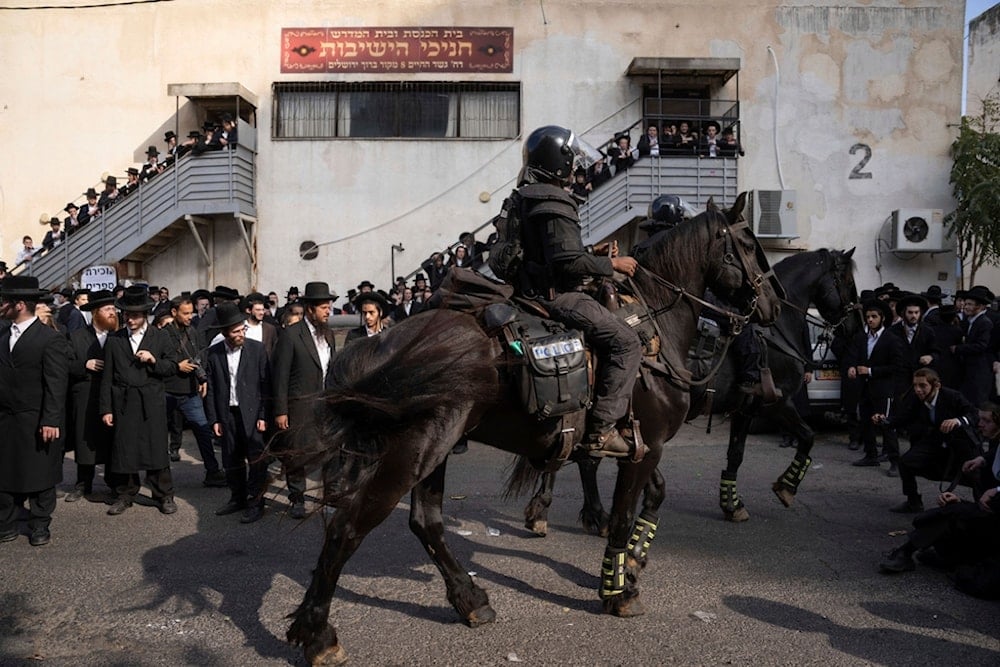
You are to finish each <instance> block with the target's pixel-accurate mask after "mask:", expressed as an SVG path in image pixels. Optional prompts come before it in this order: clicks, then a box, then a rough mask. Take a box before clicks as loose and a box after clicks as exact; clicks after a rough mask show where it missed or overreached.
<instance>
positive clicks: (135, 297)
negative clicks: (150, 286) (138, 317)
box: [115, 285, 156, 313]
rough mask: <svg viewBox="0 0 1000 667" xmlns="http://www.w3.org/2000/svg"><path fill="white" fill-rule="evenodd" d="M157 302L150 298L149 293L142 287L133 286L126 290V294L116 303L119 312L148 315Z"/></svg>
mask: <svg viewBox="0 0 1000 667" xmlns="http://www.w3.org/2000/svg"><path fill="white" fill-rule="evenodd" d="M155 305H156V302H155V301H153V300H152V299H150V298H149V292H147V291H146V288H145V287H143V286H142V285H132V286H131V287H126V288H125V294H123V295H122V298H120V299H118V300H117V301H116V302H115V307H116V308H118V310H124V311H125V312H127V313H148V312H149V311H150V310H152V309H153V306H155Z"/></svg>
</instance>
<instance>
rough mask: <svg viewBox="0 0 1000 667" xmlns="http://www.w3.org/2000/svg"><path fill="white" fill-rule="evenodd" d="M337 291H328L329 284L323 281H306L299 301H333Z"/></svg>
mask: <svg viewBox="0 0 1000 667" xmlns="http://www.w3.org/2000/svg"><path fill="white" fill-rule="evenodd" d="M337 298H338V296H337V293H336V292H331V291H330V286H329V285H328V284H327V283H324V282H312V283H306V288H305V290H304V291H303V292H302V294H300V295H299V300H301V301H333V300H334V299H337Z"/></svg>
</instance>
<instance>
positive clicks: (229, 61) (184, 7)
mask: <svg viewBox="0 0 1000 667" xmlns="http://www.w3.org/2000/svg"><path fill="white" fill-rule="evenodd" d="M961 5H962V3H956V2H954V1H953V0H921V1H920V2H918V1H916V0H914V1H912V2H909V1H905V2H892V1H888V0H881V1H879V0H858V1H845V2H838V3H820V2H808V1H805V0H800V1H793V2H783V3H775V2H763V1H759V0H748V1H746V2H743V3H741V4H740V8H739V11H738V16H736V15H735V14H734V8H733V4H732V3H731V2H729V1H728V0H703V1H700V2H649V1H642V0H639V1H633V2H608V1H605V0H600V1H598V0H583V1H573V2H570V1H569V0H546V1H545V2H544V3H536V2H527V1H514V2H511V1H507V2H504V1H500V2H496V1H490V2H487V1H484V0H469V1H466V2H462V3H456V2H446V1H444V0H418V1H414V0H407V1H406V2H402V1H397V2H388V1H383V2H310V3H303V2H300V1H293V0H241V1H236V0H229V1H221V0H202V1H201V2H198V3H183V2H182V3H165V4H159V3H158V4H154V5H148V6H143V5H138V6H128V7H119V8H115V9H88V10H73V11H70V10H45V11H33V12H8V13H6V14H5V16H4V17H3V18H4V20H3V21H2V22H0V62H4V63H12V64H13V66H11V67H7V68H5V70H6V72H7V73H8V75H6V76H5V77H3V78H2V79H0V111H2V116H0V146H3V147H4V153H5V156H6V157H7V159H5V160H2V161H0V187H2V195H3V198H2V202H0V234H2V236H0V252H2V254H0V256H3V257H5V258H7V259H8V261H9V258H10V257H11V256H12V253H13V251H14V250H15V248H16V239H17V238H19V237H20V235H21V234H23V233H24V232H25V231H30V232H33V233H36V234H37V233H39V231H42V232H43V231H44V229H41V227H40V226H39V225H38V223H37V222H36V221H37V219H38V216H39V214H40V213H41V212H43V211H44V212H48V213H52V212H54V211H56V210H57V209H59V208H61V207H62V205H63V204H65V202H66V201H67V200H68V199H71V198H74V197H75V196H77V195H78V194H79V193H82V192H83V191H84V190H85V189H86V188H87V187H88V186H90V185H93V184H94V183H95V182H96V181H97V179H98V177H99V175H100V174H101V173H102V172H104V171H117V172H124V169H125V168H126V167H127V166H129V165H130V164H131V160H138V159H139V158H140V157H141V153H142V152H144V150H145V147H146V145H148V144H149V142H150V140H151V138H155V139H157V140H159V138H161V137H162V129H163V128H165V127H167V124H168V123H169V122H170V120H171V115H172V114H173V112H174V108H175V100H174V99H173V98H170V97H167V96H166V88H167V84H169V83H181V82H223V81H238V82H240V83H241V84H242V85H244V86H245V87H246V88H248V89H250V90H251V91H253V92H254V93H256V94H257V95H258V96H259V98H260V109H259V112H258V125H259V127H260V130H261V131H260V136H259V151H260V154H259V158H258V174H259V182H258V192H259V193H260V196H259V199H258V213H259V219H260V226H259V233H258V239H259V252H260V254H259V260H260V261H259V274H258V286H259V287H260V288H262V289H264V290H265V291H267V290H268V289H272V288H273V289H276V290H277V291H279V292H282V291H283V290H284V289H285V288H286V287H287V286H288V285H289V284H293V283H294V284H300V285H301V284H302V283H304V282H306V281H308V280H314V279H321V280H327V281H329V282H330V283H331V284H332V285H333V286H334V287H335V288H336V289H337V290H338V291H339V292H340V293H341V294H344V293H345V292H346V289H347V288H348V287H352V286H354V285H355V284H357V283H358V282H359V281H360V280H361V279H363V278H372V279H373V280H375V282H376V283H378V284H379V285H381V286H386V285H387V281H388V280H389V278H390V269H389V263H390V246H391V245H392V244H394V243H398V242H403V244H404V246H405V248H406V251H405V252H404V253H403V254H402V255H397V273H402V272H403V271H402V270H401V269H402V268H405V269H407V270H409V269H411V268H413V267H415V266H416V265H417V263H418V262H419V261H420V260H421V259H423V258H424V257H426V256H427V255H428V254H429V253H430V252H431V251H432V250H434V249H437V248H440V247H441V246H443V245H445V244H446V243H448V242H450V241H452V240H454V239H455V238H456V237H457V235H458V233H459V232H461V231H463V230H466V229H471V228H474V227H476V226H478V225H479V224H481V223H482V222H483V221H485V220H486V219H488V218H489V217H490V216H491V215H492V214H493V213H494V212H495V211H496V209H497V208H498V206H499V198H498V197H496V196H494V198H493V200H492V201H491V202H489V203H488V204H483V203H480V201H479V195H480V193H481V192H484V191H485V192H490V193H495V194H496V195H502V194H503V193H505V191H506V190H507V189H508V188H509V187H510V186H511V184H512V183H511V179H512V178H513V177H514V175H515V174H516V171H517V169H518V167H519V163H520V146H519V142H516V141H353V140H338V141H319V142H301V141H296V142H288V141H284V142H282V141H272V140H271V138H270V126H271V122H272V117H271V95H270V90H271V85H272V83H273V82H275V81H305V80H320V79H323V80H365V77H364V76H362V75H343V74H340V75H328V76H323V77H308V76H300V75H292V74H281V73H280V71H279V47H280V44H279V36H280V29H281V28H282V27H305V26H332V25H345V26H346V25H358V26H389V25H393V26H399V25H413V26H421V25H422V26H449V25H454V26H465V25H496V26H513V28H514V46H515V55H514V71H513V73H511V74H502V75H497V76H486V75H474V76H465V77H463V76H461V75H446V76H435V75H413V76H412V78H414V79H421V80H441V79H453V80H464V79H470V80H509V81H519V82H521V84H522V88H523V106H522V128H523V130H524V131H525V133H527V132H530V130H531V129H533V128H534V127H537V126H539V125H542V124H547V123H560V124H564V125H567V126H570V127H573V128H575V129H577V131H578V132H583V133H584V136H585V138H588V139H591V140H592V141H593V142H594V143H600V142H602V141H603V140H605V139H606V138H607V137H609V136H610V135H611V134H612V133H613V132H614V131H615V130H616V129H619V128H621V127H624V126H626V125H629V124H631V123H632V122H634V121H635V120H638V119H639V116H640V110H639V106H638V101H637V97H638V95H639V86H638V85H637V83H636V82H635V81H633V80H631V79H629V78H627V77H626V76H625V75H624V72H625V70H626V68H627V66H628V64H629V62H630V61H631V60H632V59H633V58H634V57H646V56H648V57H738V58H740V59H741V62H742V69H741V72H740V76H739V98H740V101H741V104H742V111H743V114H742V126H743V141H744V144H745V146H746V149H747V156H746V158H745V159H744V160H742V161H741V165H740V186H741V187H742V188H745V189H750V188H763V189H776V188H779V187H785V188H789V189H795V190H796V191H797V192H798V201H799V228H800V233H802V235H803V238H802V239H800V240H799V242H797V244H796V245H797V246H798V247H812V248H816V247H821V246H832V247H850V246H855V245H856V246H857V247H858V250H857V253H856V255H855V256H856V257H857V259H858V262H859V268H860V271H861V275H860V281H861V282H862V284H871V283H873V282H875V281H877V280H878V279H879V277H880V276H879V275H878V274H877V273H876V269H875V265H876V257H875V239H876V236H877V234H878V232H879V229H880V228H881V226H882V223H883V221H884V220H885V218H886V217H887V216H888V215H889V213H890V212H891V211H892V210H893V209H895V208H899V207H929V208H943V209H946V210H947V209H948V208H949V207H950V206H951V198H950V189H949V187H948V182H947V180H948V179H947V174H948V168H949V166H950V160H949V158H948V155H947V152H948V146H949V144H950V142H951V139H952V134H951V130H950V129H949V127H948V124H949V123H955V122H957V120H958V118H959V112H960V95H961V89H960V86H961V74H962V62H961V53H962V33H963V8H962V6H961ZM219 17H225V21H224V22H223V25H222V26H221V27H220V21H219ZM706 17H722V18H721V19H720V18H712V20H711V21H708V20H706ZM86 24H91V25H95V26H100V29H99V30H94V31H88V30H85V29H82V26H85V25H86ZM67 35H73V36H74V38H73V39H72V40H67ZM39 44H43V45H45V46H44V47H39ZM768 47H770V49H769V48H768ZM772 53H773V58H772ZM775 61H776V63H777V67H775ZM779 74H780V85H779V86H778V89H777V92H776V90H775V83H776V80H777V79H778V78H779ZM368 78H369V79H376V80H396V79H397V78H398V77H392V76H385V75H379V76H371V77H368ZM730 90H731V91H732V94H733V96H735V81H734V82H732V83H731V84H730ZM775 109H777V112H775ZM187 129H190V128H189V127H185V126H182V127H181V131H182V134H183V133H186V130H187ZM857 143H863V144H866V145H867V146H869V147H870V149H871V153H872V156H871V159H870V161H869V162H868V164H867V165H866V166H865V168H864V171H866V172H869V173H871V175H872V177H871V178H868V179H863V180H860V179H850V178H849V176H850V174H851V171H852V169H854V168H855V167H856V166H857V165H858V163H859V161H860V160H861V157H862V153H859V152H857V151H856V152H855V153H854V154H851V152H850V150H851V147H852V146H854V145H855V144H857ZM775 144H777V148H775ZM779 167H780V170H779ZM307 239H309V240H313V241H317V242H321V243H324V242H325V243H328V245H325V246H324V247H323V248H322V250H321V254H320V257H319V258H318V259H317V260H314V261H311V262H305V261H302V260H299V259H298V256H297V250H298V246H299V244H300V243H301V242H302V241H303V240H307ZM241 243H242V241H240V244H241ZM185 252H193V247H192V246H190V245H189V246H187V249H186V251H185ZM237 254H238V253H236V254H232V256H233V257H236V255H237ZM161 257H164V258H165V256H161ZM169 266H174V267H176V266H177V264H176V263H173V264H170V265H169ZM169 266H168V264H166V263H165V262H164V261H163V260H159V261H154V262H152V263H150V265H149V267H148V269H149V272H150V273H151V274H153V275H150V276H148V277H149V278H150V279H151V280H155V281H157V282H165V283H168V284H169V283H170V282H171V281H172V280H173V278H172V276H173V275H176V272H175V270H174V269H171V268H169ZM939 271H943V272H945V273H947V274H949V275H951V274H952V260H951V259H949V258H948V257H947V256H941V255H938V256H935V257H933V258H931V257H929V256H921V257H918V258H916V259H913V260H912V261H903V260H901V259H900V258H895V257H892V256H888V257H883V258H882V263H881V279H882V280H892V281H893V282H895V283H897V284H903V285H904V286H913V287H925V286H926V285H927V284H928V282H929V278H936V277H937V274H938V272H939ZM167 277H171V279H170V280H164V279H163V278H167ZM215 277H216V280H218V281H219V282H224V281H225V280H226V279H228V280H230V281H231V282H235V281H236V280H238V279H240V276H239V275H237V274H235V273H234V274H233V275H232V276H231V277H227V276H223V275H220V273H219V272H218V269H217V271H216V274H215ZM243 279H244V280H245V279H246V278H243ZM176 282H177V283H178V287H180V289H184V288H185V287H184V285H187V282H186V281H183V280H182V279H181V278H180V277H178V278H177V279H176ZM236 286H238V287H240V288H243V287H244V285H236ZM175 291H176V290H175Z"/></svg>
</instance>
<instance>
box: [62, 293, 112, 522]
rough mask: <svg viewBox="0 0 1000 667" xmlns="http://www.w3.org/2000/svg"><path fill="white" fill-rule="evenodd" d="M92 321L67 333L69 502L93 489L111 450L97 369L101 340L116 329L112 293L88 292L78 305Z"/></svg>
mask: <svg viewBox="0 0 1000 667" xmlns="http://www.w3.org/2000/svg"><path fill="white" fill-rule="evenodd" d="M82 308H83V309H84V310H89V311H90V312H91V315H92V316H93V322H92V323H91V324H90V325H88V326H85V327H84V328H83V329H78V330H77V331H74V332H73V333H71V334H70V336H69V347H70V350H69V352H70V356H69V380H70V387H69V425H68V429H67V430H68V431H69V432H68V434H67V437H68V438H69V439H70V443H69V444H70V445H71V446H72V448H73V452H74V458H75V459H76V485H75V486H74V487H73V490H72V491H70V492H69V493H67V494H66V498H65V500H66V502H68V503H72V502H76V501H77V500H80V498H83V497H84V496H89V495H90V494H91V493H93V492H94V475H95V471H96V468H97V465H98V464H107V462H108V458H109V455H110V453H111V438H112V435H113V434H112V432H111V429H110V428H108V427H107V426H105V425H104V422H102V421H101V416H100V413H99V412H98V402H99V401H100V393H101V373H102V371H103V370H104V344H105V343H106V342H107V339H108V336H109V335H110V334H112V333H114V332H115V331H117V330H118V311H117V309H115V295H114V294H112V293H111V292H109V291H108V290H98V291H96V292H93V293H91V294H90V300H89V301H88V302H87V303H86V304H84V305H83V306H82Z"/></svg>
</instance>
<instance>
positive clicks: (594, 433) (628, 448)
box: [583, 424, 635, 458]
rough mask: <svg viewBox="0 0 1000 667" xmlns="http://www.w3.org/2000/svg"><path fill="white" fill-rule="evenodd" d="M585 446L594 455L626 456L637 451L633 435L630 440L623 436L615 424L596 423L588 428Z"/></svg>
mask: <svg viewBox="0 0 1000 667" xmlns="http://www.w3.org/2000/svg"><path fill="white" fill-rule="evenodd" d="M629 434H630V435H631V430H630V431H629ZM583 446H584V448H585V449H586V450H587V453H588V454H590V455H591V456H594V457H602V456H610V457H614V458H624V457H626V456H629V455H631V454H632V452H634V451H635V441H634V440H633V439H632V438H631V437H630V438H629V440H626V439H625V438H624V437H622V434H621V432H619V430H618V428H617V427H616V426H615V425H614V424H594V425H592V426H590V427H589V428H587V434H586V436H584V438H583Z"/></svg>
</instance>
